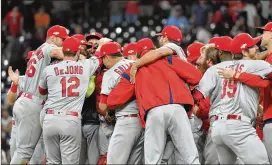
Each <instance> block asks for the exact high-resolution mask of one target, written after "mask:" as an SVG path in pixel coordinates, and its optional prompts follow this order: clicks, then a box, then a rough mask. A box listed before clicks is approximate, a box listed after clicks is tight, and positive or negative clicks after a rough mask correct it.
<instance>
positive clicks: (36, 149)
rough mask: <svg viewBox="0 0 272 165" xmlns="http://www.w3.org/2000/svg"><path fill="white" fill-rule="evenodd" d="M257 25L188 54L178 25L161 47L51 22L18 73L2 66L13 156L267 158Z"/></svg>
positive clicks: (186, 160)
mask: <svg viewBox="0 0 272 165" xmlns="http://www.w3.org/2000/svg"><path fill="white" fill-rule="evenodd" d="M260 29H261V30H262V31H263V34H262V35H261V36H259V37H256V38H252V37H251V36H250V35H249V34H247V33H241V34H238V35H237V36H235V37H234V38H231V37H228V36H220V37H213V38H211V39H210V41H209V43H208V44H204V43H200V42H194V43H192V44H191V45H189V46H188V48H187V55H186V54H185V53H184V52H183V50H182V48H181V47H180V46H179V45H180V43H181V42H182V33H181V31H180V30H179V29H178V28H177V27H175V26H166V27H165V28H164V29H163V30H162V32H161V33H159V34H156V36H158V42H159V45H160V47H158V48H156V47H155V44H154V43H153V42H152V40H151V39H149V38H143V39H140V40H139V41H138V42H137V43H129V44H127V45H126V46H124V47H122V46H121V45H120V44H119V43H117V42H115V41H113V40H111V39H109V38H103V36H102V35H101V34H99V33H96V32H95V33H90V34H88V35H87V36H84V35H81V34H75V35H73V36H68V34H67V31H66V29H65V27H63V26H59V25H55V26H52V27H51V28H49V29H48V31H47V38H46V42H45V43H44V44H42V45H41V46H40V47H39V48H37V49H36V50H34V51H30V52H29V53H28V56H27V58H26V60H27V69H26V72H25V75H23V76H20V75H19V72H18V70H16V71H15V72H14V71H13V70H12V68H11V67H9V70H8V73H9V77H10V79H11V80H12V85H11V88H10V90H9V92H8V94H7V101H8V103H9V104H10V105H13V104H14V106H13V126H12V133H11V140H10V146H11V156H12V160H11V163H10V164H42V163H45V162H46V164H269V160H270V163H272V138H271V137H272V65H271V64H272V22H269V23H267V24H266V25H265V26H264V27H261V28H260ZM259 42H261V46H262V47H264V48H266V49H267V50H266V51H264V52H258V46H256V45H257V44H258V43H259ZM257 52H258V53H257Z"/></svg>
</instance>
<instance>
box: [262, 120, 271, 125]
mask: <svg viewBox="0 0 272 165" xmlns="http://www.w3.org/2000/svg"><path fill="white" fill-rule="evenodd" d="M270 123H272V119H267V120H265V121H264V124H263V126H265V125H266V124H270Z"/></svg>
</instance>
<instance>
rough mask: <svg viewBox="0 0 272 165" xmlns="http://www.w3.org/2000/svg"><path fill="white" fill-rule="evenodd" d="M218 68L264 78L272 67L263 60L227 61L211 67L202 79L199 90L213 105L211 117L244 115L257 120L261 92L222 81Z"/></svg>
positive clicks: (236, 82)
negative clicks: (214, 115)
mask: <svg viewBox="0 0 272 165" xmlns="http://www.w3.org/2000/svg"><path fill="white" fill-rule="evenodd" d="M216 68H232V69H234V70H237V71H238V72H247V73H252V74H256V75H259V76H261V77H263V78H265V76H266V75H267V74H269V73H270V72H272V67H271V65H270V64H269V63H267V62H265V61H262V60H239V61H226V62H222V63H219V64H217V65H215V66H212V67H210V68H209V69H208V70H207V71H206V72H205V74H204V76H203V78H202V79H201V81H200V83H199V85H198V87H197V89H198V90H199V91H200V92H202V94H203V95H204V96H205V97H207V96H210V100H211V103H212V106H211V109H210V111H211V112H210V116H211V115H213V114H217V115H221V114H243V115H245V116H248V117H249V118H251V119H255V118H256V113H257V107H258V104H259V92H258V90H257V89H255V88H251V87H249V86H246V85H244V84H242V83H240V82H239V81H234V80H225V79H221V78H220V77H219V76H218V74H217V71H216Z"/></svg>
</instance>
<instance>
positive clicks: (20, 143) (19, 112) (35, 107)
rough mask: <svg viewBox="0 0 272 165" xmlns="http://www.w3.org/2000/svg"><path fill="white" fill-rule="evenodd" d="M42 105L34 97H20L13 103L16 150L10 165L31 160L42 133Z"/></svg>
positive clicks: (41, 101)
mask: <svg viewBox="0 0 272 165" xmlns="http://www.w3.org/2000/svg"><path fill="white" fill-rule="evenodd" d="M42 103H43V100H42V99H40V98H38V97H36V96H32V99H29V98H26V97H24V96H21V97H20V98H19V99H18V100H17V101H16V102H15V104H14V107H13V110H14V115H15V116H14V117H15V122H16V126H17V133H16V146H17V148H16V150H15V152H16V154H14V155H13V157H12V159H11V162H10V164H25V163H26V162H28V161H29V160H30V159H31V157H32V155H33V153H34V149H35V147H36V145H37V143H38V141H39V139H40V136H41V132H42V128H41V125H40V111H41V109H42Z"/></svg>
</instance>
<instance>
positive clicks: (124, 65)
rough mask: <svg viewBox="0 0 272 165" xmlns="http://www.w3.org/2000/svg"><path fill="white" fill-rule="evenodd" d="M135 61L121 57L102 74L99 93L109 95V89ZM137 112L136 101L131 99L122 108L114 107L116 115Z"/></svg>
mask: <svg viewBox="0 0 272 165" xmlns="http://www.w3.org/2000/svg"><path fill="white" fill-rule="evenodd" d="M134 62H135V61H132V60H126V59H122V60H120V61H119V62H117V63H116V64H115V65H114V66H113V67H111V68H110V69H109V70H107V71H106V72H105V73H104V75H103V80H102V87H101V94H104V95H109V94H110V92H111V90H112V89H113V88H114V87H115V86H116V85H117V84H118V83H119V81H120V78H121V75H122V73H123V72H124V71H125V70H126V69H128V68H129V66H130V65H131V64H132V63H134ZM136 113H138V108H137V102H136V100H133V101H131V102H129V103H128V104H127V105H125V106H124V107H122V109H116V113H115V115H116V116H123V115H127V114H136Z"/></svg>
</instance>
